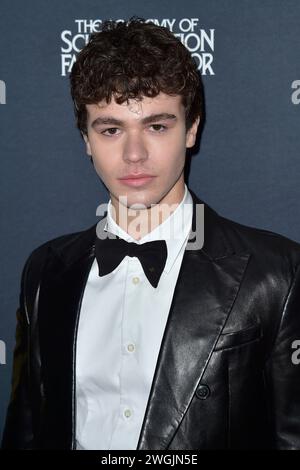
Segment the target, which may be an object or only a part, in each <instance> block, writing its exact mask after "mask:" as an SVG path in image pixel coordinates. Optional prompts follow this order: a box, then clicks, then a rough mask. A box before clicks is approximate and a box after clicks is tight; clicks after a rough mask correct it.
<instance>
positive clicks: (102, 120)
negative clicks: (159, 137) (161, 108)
mask: <svg viewBox="0 0 300 470" xmlns="http://www.w3.org/2000/svg"><path fill="white" fill-rule="evenodd" d="M176 120H177V117H176V116H175V114H169V113H160V114H150V115H149V116H146V117H144V118H143V119H141V122H142V124H149V123H150V122H158V121H176ZM101 124H112V125H114V126H123V125H124V124H125V123H124V121H121V120H120V119H116V118H113V117H110V116H103V117H98V118H96V119H95V120H94V121H93V122H92V124H91V126H92V127H93V128H95V127H96V126H99V125H101Z"/></svg>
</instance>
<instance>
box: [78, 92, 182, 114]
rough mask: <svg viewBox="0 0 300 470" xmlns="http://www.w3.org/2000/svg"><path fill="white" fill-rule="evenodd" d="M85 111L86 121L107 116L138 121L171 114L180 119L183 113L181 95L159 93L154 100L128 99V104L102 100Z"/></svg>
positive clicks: (144, 98) (113, 100) (90, 105)
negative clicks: (151, 115)
mask: <svg viewBox="0 0 300 470" xmlns="http://www.w3.org/2000/svg"><path fill="white" fill-rule="evenodd" d="M86 109H87V114H88V119H94V118H95V117H97V116H103V115H105V116H106V115H107V116H108V115H109V116H116V117H118V118H119V119H122V118H123V119H126V118H127V119H135V120H139V119H142V118H143V117H146V116H148V115H150V114H160V113H172V114H175V115H176V116H178V117H180V116H181V115H182V116H184V113H185V109H184V106H183V104H182V98H181V95H174V96H170V95H167V94H165V93H159V94H158V95H157V96H155V97H154V98H149V97H147V96H144V97H143V98H142V100H135V99H130V100H129V101H128V103H127V102H126V101H125V102H124V103H122V104H118V103H116V101H115V98H114V97H113V98H112V100H111V102H110V103H107V102H106V101H105V100H103V101H101V102H99V103H97V104H87V105H86Z"/></svg>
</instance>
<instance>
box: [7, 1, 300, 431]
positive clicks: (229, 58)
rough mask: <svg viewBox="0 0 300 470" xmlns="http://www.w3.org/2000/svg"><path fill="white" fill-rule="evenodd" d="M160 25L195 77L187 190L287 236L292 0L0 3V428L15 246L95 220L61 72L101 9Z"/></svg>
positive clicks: (298, 184)
mask: <svg viewBox="0 0 300 470" xmlns="http://www.w3.org/2000/svg"><path fill="white" fill-rule="evenodd" d="M133 15H137V16H139V17H142V18H145V19H147V20H151V21H154V22H155V23H157V24H159V25H163V26H166V27H168V28H169V29H170V30H171V31H172V32H173V33H174V34H175V35H176V36H177V37H179V38H180V40H181V41H182V42H183V44H184V45H185V46H186V47H187V48H188V49H189V50H190V52H191V54H192V55H193V57H194V60H195V62H196V64H197V66H198V69H199V71H200V72H201V74H202V78H203V83H204V88H205V102H206V122H205V127H204V129H203V133H202V137H201V142H200V145H199V146H198V148H197V152H196V153H195V154H194V155H192V156H191V159H192V161H191V165H190V168H189V174H188V180H187V183H188V186H189V187H190V188H191V189H192V190H193V191H194V192H195V193H196V194H197V195H198V196H199V197H200V198H201V199H203V200H204V201H206V202H207V203H208V204H209V205H210V206H211V207H213V208H214V209H215V210H216V211H217V212H219V213H220V214H222V215H224V216H226V217H228V218H231V219H233V220H235V221H237V222H240V223H242V224H246V225H251V226H253V227H259V228H263V229H266V230H272V231H275V232H278V233H281V234H282V235H285V236H287V237H289V238H292V239H293V240H296V241H298V242H300V42H299V29H300V2H299V1H298V0H286V1H283V0H251V1H250V0H241V1H237V0H187V1H182V0H174V1H173V2H171V3H170V2H169V1H164V0H160V1H157V0H154V1H152V2H147V3H146V4H145V5H142V4H141V2H139V1H137V0H135V1H126V2H123V1H122V0H114V1H112V0H84V1H83V0H81V1H80V0H65V1H64V2H61V1H58V0H52V1H51V2H48V1H45V0H39V1H38V0H28V1H26V2H22V1H20V0H10V1H8V0H2V1H1V4H0V33H1V41H0V120H1V124H0V155H1V159H0V165H1V172H0V175H1V186H0V187H1V199H0V200H1V245H0V249H1V303H0V306H1V320H0V436H1V434H2V430H3V425H4V419H5V413H6V407H7V404H8V398H9V393H10V381H11V366H12V358H13V348H14V341H15V339H14V335H15V324H16V317H15V312H16V309H17V306H18V296H19V289H20V278H21V271H22V268H23V265H24V262H25V260H26V258H27V256H28V255H29V253H30V252H31V251H32V250H33V249H34V248H35V247H37V246H38V245H40V244H42V243H43V242H45V241H47V240H49V239H51V238H54V237H56V236H59V235H63V234H67V233H71V232H75V231H80V230H84V229H85V228H88V227H90V226H91V225H92V224H94V223H96V221H97V220H98V219H97V216H96V209H97V207H98V205H99V204H100V203H102V202H107V200H108V194H107V191H106V189H105V187H104V185H103V184H102V183H101V181H100V180H99V178H98V177H97V175H96V173H95V171H94V169H93V166H92V165H91V164H90V160H89V158H88V156H87V155H86V153H85V146H84V142H83V140H82V139H81V137H80V134H79V132H78V130H77V129H76V126H75V119H74V114H73V104H72V101H71V98H70V91H69V73H70V70H71V68H72V65H73V64H74V62H75V60H76V55H77V53H78V52H79V51H80V50H81V48H82V47H83V46H84V45H85V44H86V42H87V41H88V39H89V35H90V34H91V33H92V32H94V31H98V30H99V29H100V28H101V24H102V22H103V21H104V20H106V19H115V20H120V21H123V20H126V19H129V18H130V17H131V16H133Z"/></svg>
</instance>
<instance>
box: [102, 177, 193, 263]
mask: <svg viewBox="0 0 300 470" xmlns="http://www.w3.org/2000/svg"><path fill="white" fill-rule="evenodd" d="M111 206H112V203H111V199H110V200H109V202H108V205H107V219H106V223H105V226H104V230H105V231H109V232H111V233H113V234H114V235H118V236H119V237H120V238H122V239H123V240H126V241H127V242H134V243H138V244H141V243H145V242H149V241H153V240H166V243H167V249H168V257H167V261H166V264H165V268H164V271H166V272H169V271H170V269H171V268H172V266H173V264H174V263H175V261H176V258H177V256H178V255H179V252H180V250H181V248H182V245H183V244H184V242H185V241H187V238H188V236H189V233H190V230H191V225H192V216H193V199H192V196H191V193H190V192H189V190H188V188H187V185H186V184H185V191H184V196H183V198H182V200H181V202H180V203H179V204H178V206H177V207H176V209H175V211H174V212H172V214H171V215H170V216H169V217H167V218H166V219H165V220H164V221H163V223H162V224H160V225H158V226H157V227H156V228H155V229H154V230H152V231H151V232H149V233H147V234H146V235H145V236H144V237H142V238H141V239H140V240H135V239H134V238H133V237H131V236H130V235H129V234H128V233H127V232H125V231H124V230H123V229H122V228H121V227H120V226H119V225H118V224H117V223H116V222H115V220H114V219H113V217H112V211H111Z"/></svg>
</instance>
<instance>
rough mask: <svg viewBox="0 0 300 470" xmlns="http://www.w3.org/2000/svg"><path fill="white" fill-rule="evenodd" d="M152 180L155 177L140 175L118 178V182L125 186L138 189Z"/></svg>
mask: <svg viewBox="0 0 300 470" xmlns="http://www.w3.org/2000/svg"><path fill="white" fill-rule="evenodd" d="M154 178H155V176H152V175H147V174H144V173H140V174H138V175H128V176H125V177H123V178H119V180H120V181H121V183H123V184H125V185H126V186H134V187H139V186H144V185H146V184H148V183H150V182H151V181H152V180H153V179H154Z"/></svg>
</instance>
